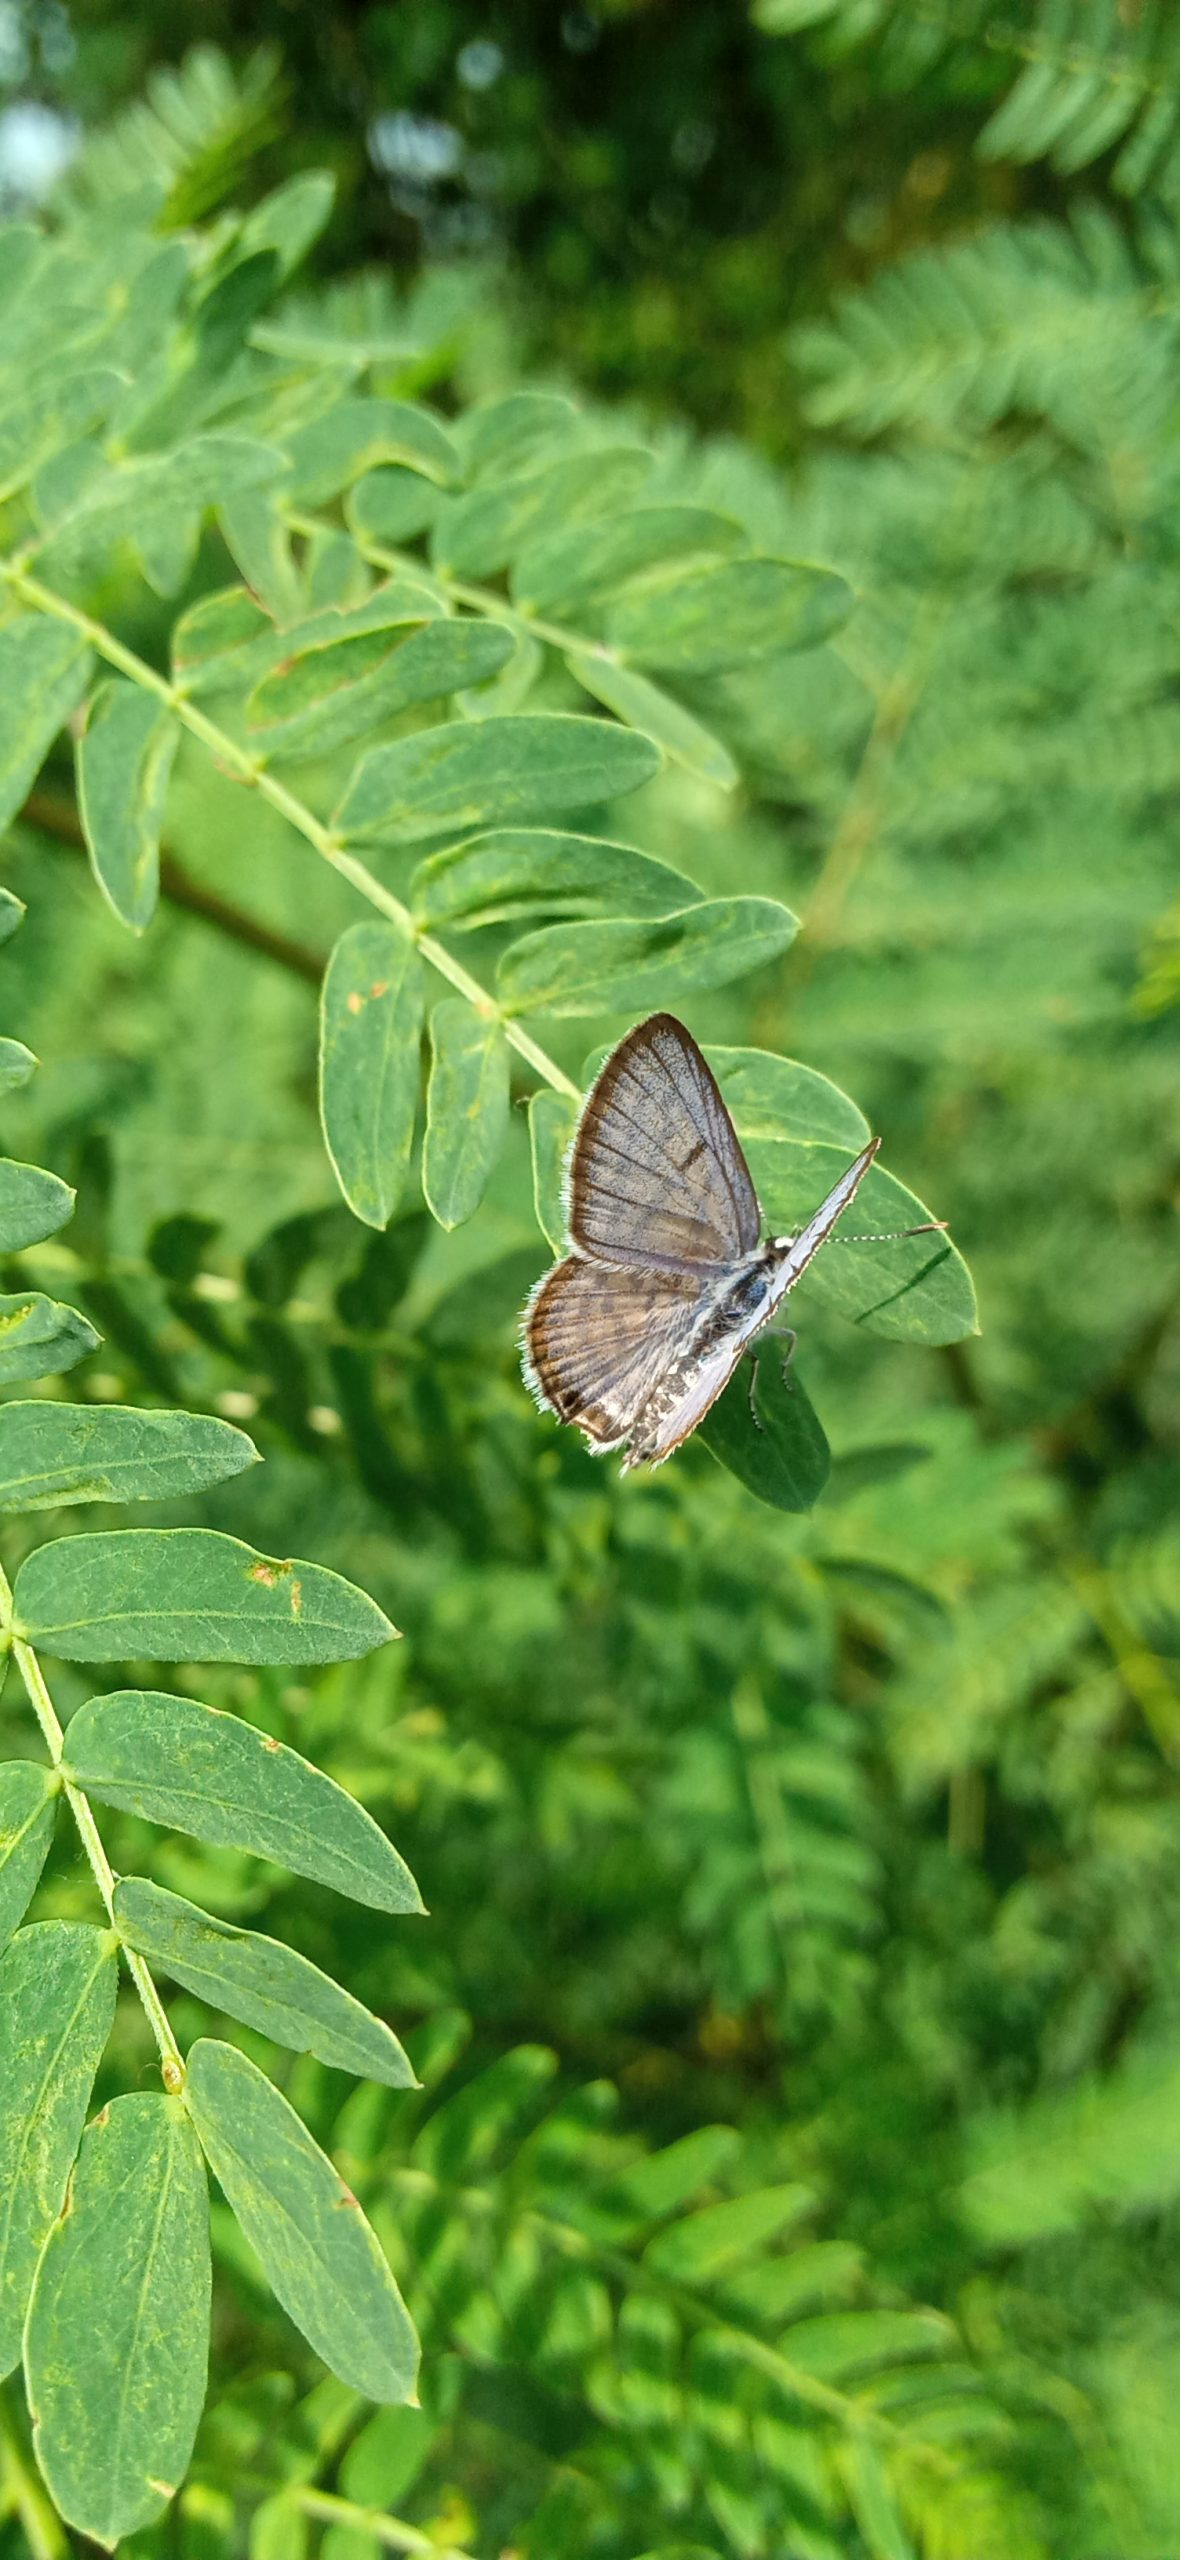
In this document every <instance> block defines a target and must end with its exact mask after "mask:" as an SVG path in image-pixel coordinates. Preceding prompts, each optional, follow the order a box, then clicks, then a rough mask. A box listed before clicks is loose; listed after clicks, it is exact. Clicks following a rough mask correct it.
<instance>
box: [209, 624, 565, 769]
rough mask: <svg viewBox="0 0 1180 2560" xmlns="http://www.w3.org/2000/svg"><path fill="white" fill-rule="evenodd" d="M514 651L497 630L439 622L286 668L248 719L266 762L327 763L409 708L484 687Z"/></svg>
mask: <svg viewBox="0 0 1180 2560" xmlns="http://www.w3.org/2000/svg"><path fill="white" fill-rule="evenodd" d="M420 615H421V607H419V619H420ZM291 636H292V640H294V639H295V638H296V636H297V635H296V634H292V635H291ZM515 645H516V644H515V641H514V639H513V636H512V633H511V631H509V630H508V628H507V626H506V625H505V624H504V623H502V622H475V621H463V622H461V621H458V620H454V619H444V618H442V617H441V616H440V617H439V618H438V619H437V620H435V621H432V622H428V623H426V624H425V625H424V626H422V627H421V628H420V629H418V630H417V631H411V633H410V635H409V637H408V638H407V637H406V636H405V635H404V633H401V634H399V635H398V637H397V638H396V639H393V640H391V639H389V638H388V637H387V638H386V639H385V640H384V642H383V641H382V640H381V639H380V638H379V637H378V635H376V634H374V635H372V636H365V637H360V638H357V639H355V640H344V641H340V642H338V643H337V644H336V645H335V647H326V648H322V649H321V650H319V651H318V652H317V653H316V655H315V657H314V658H313V659H308V658H301V659H296V660H295V662H294V664H291V663H289V662H288V661H286V660H285V661H284V664H283V666H282V668H280V669H279V670H277V671H276V672H275V674H273V675H270V676H267V677H265V678H264V679H263V682H262V683H261V684H260V685H259V686H258V687H257V688H256V690H255V692H254V693H253V694H252V695H251V697H250V701H249V703H248V704H247V706H246V708H247V717H248V718H249V719H250V721H251V722H252V723H253V725H254V726H255V727H256V728H257V729H258V731H259V732H260V736H261V741H262V744H263V745H264V746H265V747H266V749H267V752H268V753H269V754H272V755H288V756H290V755H301V756H310V755H326V754H327V753H328V752H329V750H330V749H333V748H335V747H338V746H342V745H344V744H345V742H346V741H347V740H348V739H350V738H357V737H362V736H363V735H364V734H365V732H366V731H367V730H370V729H376V728H377V727H379V726H380V724H381V722H382V721H384V720H388V719H390V718H391V717H392V715H393V713H394V712H395V711H404V710H406V709H407V708H408V706H409V705H410V704H411V703H415V702H434V701H436V700H437V699H438V698H439V696H440V695H444V694H448V693H457V692H460V691H462V689H463V687H464V686H465V685H473V684H483V683H484V682H485V681H486V680H487V678H488V677H490V676H494V675H496V674H497V673H498V671H499V669H500V668H501V667H502V666H504V665H505V663H506V661H507V660H508V659H509V658H511V657H512V656H513V655H514V653H515Z"/></svg>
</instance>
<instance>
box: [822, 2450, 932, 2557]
mask: <svg viewBox="0 0 1180 2560" xmlns="http://www.w3.org/2000/svg"><path fill="white" fill-rule="evenodd" d="M839 2466H840V2476H841V2479H842V2480H843V2482H844V2485H845V2488H846V2489H847V2491H848V2503H849V2505H850V2507H851V2509H852V2512H853V2515H854V2516H855V2518H856V2522H857V2524H858V2525H859V2527H860V2530H861V2533H862V2534H863V2536H864V2541H865V2548H866V2550H868V2551H870V2552H871V2553H872V2560H918V2555H917V2551H916V2549H915V2546H914V2543H913V2542H912V2541H911V2539H910V2536H909V2534H908V2533H907V2531H906V2528H905V2524H904V2521H903V2519H902V2514H901V2509H900V2507H899V2505H898V2502H897V2497H896V2494H895V2492H894V2488H893V2484H892V2482H891V2480H890V2478H889V2474H888V2471H887V2470H886V2467H885V2464H884V2462H883V2460H882V2458H881V2455H880V2452H879V2451H878V2448H877V2446H876V2445H875V2444H873V2443H871V2442H870V2440H869V2438H868V2437H867V2436H852V2437H850V2438H849V2440H848V2441H847V2442H846V2443H844V2444H842V2445H841V2446H840V2448H839Z"/></svg>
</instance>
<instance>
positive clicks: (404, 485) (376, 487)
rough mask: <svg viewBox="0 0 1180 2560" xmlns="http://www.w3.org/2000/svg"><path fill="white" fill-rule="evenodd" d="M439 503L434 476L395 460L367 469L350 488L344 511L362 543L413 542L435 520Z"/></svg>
mask: <svg viewBox="0 0 1180 2560" xmlns="http://www.w3.org/2000/svg"><path fill="white" fill-rule="evenodd" d="M439 503H440V498H439V491H438V488H437V486H436V484H435V483H434V482H433V481H432V480H424V479H423V477H422V475H421V473H420V472H418V471H407V469H406V468H405V465H404V464H403V463H396V462H393V463H387V464H382V465H380V466H379V467H378V469H377V470H376V471H366V472H365V474H364V476H363V478H362V479H360V480H358V481H357V482H356V485H355V487H354V488H352V489H350V490H349V492H348V496H347V498H346V499H345V502H344V514H345V520H346V522H347V524H348V526H349V529H350V531H351V532H352V533H353V534H354V535H355V537H356V540H357V541H358V542H359V543H381V542H393V543H398V542H412V541H413V539H414V536H415V534H419V533H425V532H426V531H427V528H428V527H429V526H430V525H432V524H433V522H434V519H435V517H436V515H437V514H438V509H439Z"/></svg>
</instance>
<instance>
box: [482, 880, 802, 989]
mask: <svg viewBox="0 0 1180 2560" xmlns="http://www.w3.org/2000/svg"><path fill="white" fill-rule="evenodd" d="M797 931H798V920H797V918H796V917H795V916H793V915H792V914H791V911H790V908H789V907H783V906H780V905H779V903H778V900H777V899H775V898H711V899H708V900H704V901H702V902H701V904H700V905H698V906H694V907H689V908H688V909H687V910H686V911H685V912H684V913H683V914H681V915H673V916H666V917H664V918H663V919H662V921H658V922H656V921H653V922H632V921H630V920H629V919H625V918H619V919H617V920H616V921H613V922H611V923H606V924H554V925H543V926H542V927H541V929H540V931H539V932H537V933H529V934H526V935H525V936H524V937H523V939H522V940H521V941H520V942H514V943H513V945H512V947H511V949H510V950H508V951H506V952H505V953H504V956H503V958H502V960H501V962H500V966H499V969H498V971H497V975H496V984H497V990H498V993H499V996H500V1000H501V1003H502V1004H503V1006H504V1008H505V1011H506V1012H509V1013H532V1012H546V1013H560V1014H567V1015H568V1014H581V1013H602V1012H603V1011H605V1010H606V1009H608V1008H611V1009H615V1008H617V1009H618V1010H619V1011H623V1010H627V1011H634V1012H636V1013H641V1012H643V1011H644V1010H645V1009H646V1008H647V1007H648V1006H651V1005H659V1004H666V1003H667V1002H669V1001H670V999H671V998H672V997H673V996H674V995H682V994H685V993H686V992H687V991H688V990H689V989H691V988H695V987H721V986H724V985H726V983H727V981H728V980H729V979H731V978H740V977H744V976H745V974H746V972H747V971H748V970H750V969H757V968H761V967H764V966H765V964H766V962H767V961H768V960H774V959H777V957H778V955H779V953H780V952H782V951H785V950H786V949H787V947H788V945H789V944H790V943H791V942H793V940H794V938H795V934H796V933H797Z"/></svg>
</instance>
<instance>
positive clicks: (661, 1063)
mask: <svg viewBox="0 0 1180 2560" xmlns="http://www.w3.org/2000/svg"><path fill="white" fill-rule="evenodd" d="M569 1224H570V1235H571V1238H572V1240H573V1242H574V1243H575V1244H576V1245H578V1246H580V1247H581V1250H582V1252H583V1253H586V1254H590V1255H592V1256H594V1258H595V1259H596V1260H599V1261H602V1262H610V1263H615V1264H622V1265H626V1266H627V1267H628V1268H629V1269H631V1270H641V1271H653V1272H655V1271H667V1272H673V1271H695V1272H697V1273H704V1272H706V1271H715V1270H716V1266H717V1265H718V1264H719V1263H731V1262H736V1261H739V1260H740V1258H741V1256H742V1255H743V1254H746V1253H749V1252H751V1251H752V1250H753V1248H754V1246H755V1245H756V1244H757V1242H758V1238H759V1234H760V1232H761V1224H762V1221H761V1212H760V1210H759V1207H758V1198H757V1194H756V1192H755V1189H754V1185H753V1183H752V1182H751V1180H750V1174H749V1169H748V1167H747V1164H746V1159H745V1157H744V1155H743V1154H742V1151H741V1148H740V1146H739V1144H738V1140H737V1135H736V1132H735V1130H734V1125H733V1122H732V1120H731V1119H730V1116H729V1113H728V1111H727V1110H726V1108H725V1104H724V1103H723V1101H722V1099H721V1095H720V1092H719V1090H718V1087H717V1080H716V1077H715V1076H714V1075H713V1073H712V1070H711V1068H709V1067H708V1066H707V1065H706V1063H705V1060H704V1059H703V1057H702V1056H701V1053H700V1050H699V1049H698V1047H697V1044H696V1041H695V1040H694V1039H693V1038H692V1035H691V1033H690V1032H688V1031H686V1030H685V1028H684V1025H683V1023H682V1022H677V1021H676V1020H675V1019H674V1017H673V1016H672V1015H671V1014H670V1013H653V1014H652V1015H651V1017H650V1019H649V1020H648V1021H647V1022H641V1023H640V1024H639V1025H638V1027H637V1028H636V1029H635V1030H634V1031H631V1032H629V1033H628V1035H627V1037H626V1039H625V1040H621V1041H620V1043H619V1046H618V1048H617V1049H615V1050H614V1051H613V1052H612V1054H611V1056H610V1057H609V1058H608V1059H607V1062H606V1065H605V1066H604V1068H603V1069H602V1073H601V1075H600V1076H599V1077H598V1080H597V1083H596V1084H594V1085H593V1086H592V1088H591V1091H590V1094H589V1097H588V1099H587V1102H586V1107H585V1109H584V1111H583V1113H582V1117H581V1120H580V1121H579V1123H578V1132H577V1136H576V1138H575V1140H574V1145H573V1152H572V1155H571V1159H570V1173H569Z"/></svg>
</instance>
